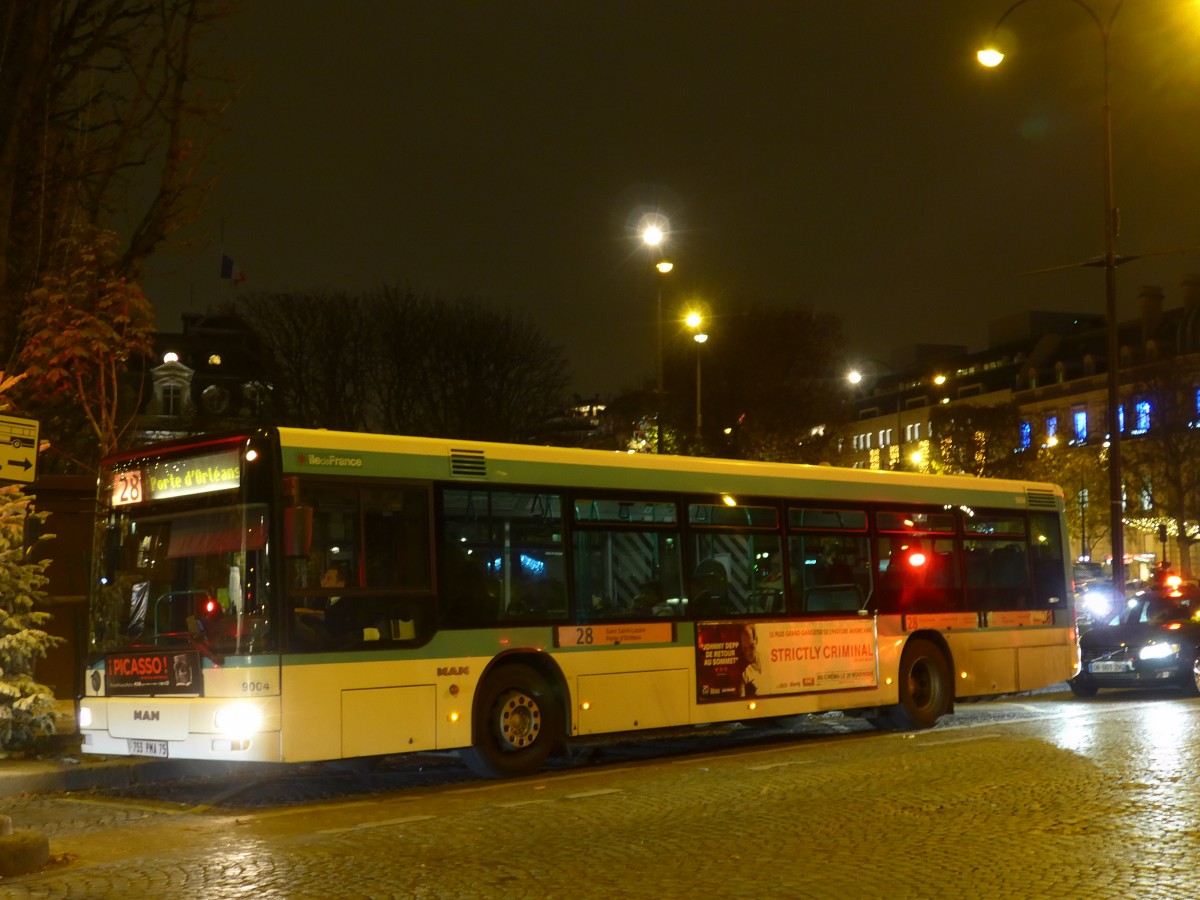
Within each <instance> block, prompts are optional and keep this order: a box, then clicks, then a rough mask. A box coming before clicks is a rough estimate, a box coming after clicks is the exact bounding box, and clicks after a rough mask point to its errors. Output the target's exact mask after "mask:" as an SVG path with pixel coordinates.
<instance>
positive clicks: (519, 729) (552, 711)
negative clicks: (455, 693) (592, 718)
mask: <svg viewBox="0 0 1200 900" xmlns="http://www.w3.org/2000/svg"><path fill="white" fill-rule="evenodd" d="M561 732H562V724H561V716H560V714H559V709H558V705H557V701H556V699H555V697H554V695H553V692H552V691H551V689H550V685H549V684H547V682H546V679H544V678H543V677H542V676H541V675H539V674H538V673H537V672H536V671H534V670H533V669H532V668H530V667H529V666H526V665H521V664H519V663H514V664H511V665H507V666H502V667H501V668H499V669H497V670H496V671H495V672H493V673H491V674H490V675H488V677H487V678H486V680H485V681H484V683H483V687H482V688H481V689H480V693H479V696H478V697H477V698H476V706H475V718H474V729H473V736H472V746H471V747H470V748H468V749H467V750H464V751H463V754H462V756H463V761H464V762H466V764H467V766H468V767H470V769H471V770H472V771H473V772H475V773H476V774H477V775H482V776H483V777H485V778H515V777H517V776H521V775H532V774H533V773H535V772H537V771H538V770H539V769H540V768H541V767H542V765H543V764H544V763H545V762H546V759H547V758H548V757H549V756H550V751H551V750H552V749H553V747H554V745H555V744H556V743H557V742H558V740H559V738H560V737H561Z"/></svg>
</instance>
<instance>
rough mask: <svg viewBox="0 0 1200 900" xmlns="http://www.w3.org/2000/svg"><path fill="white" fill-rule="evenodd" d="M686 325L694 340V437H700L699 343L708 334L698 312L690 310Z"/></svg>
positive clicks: (706, 337)
mask: <svg viewBox="0 0 1200 900" xmlns="http://www.w3.org/2000/svg"><path fill="white" fill-rule="evenodd" d="M684 322H686V323H687V327H688V328H690V329H692V332H693V334H692V340H694V341H695V342H696V437H697V439H698V438H699V437H700V423H701V421H702V419H701V414H700V410H701V406H700V345H701V344H703V343H704V342H705V341H707V340H708V335H707V334H705V333H704V332H703V331H701V330H700V326H701V325H702V324H704V317H703V316H701V315H700V313H698V312H690V313H688V314H687V318H685V319H684Z"/></svg>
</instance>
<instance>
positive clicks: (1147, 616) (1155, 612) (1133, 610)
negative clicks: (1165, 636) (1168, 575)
mask: <svg viewBox="0 0 1200 900" xmlns="http://www.w3.org/2000/svg"><path fill="white" fill-rule="evenodd" d="M1196 612H1197V611H1196V609H1194V608H1193V606H1192V604H1191V603H1190V602H1189V601H1187V600H1181V599H1179V598H1175V597H1159V596H1157V595H1154V594H1143V595H1142V596H1141V597H1139V598H1137V600H1136V602H1134V603H1133V604H1132V605H1131V606H1130V607H1129V608H1128V609H1127V610H1126V611H1125V615H1124V617H1123V619H1122V621H1123V623H1124V624H1125V625H1137V624H1146V623H1149V624H1158V623H1161V622H1182V621H1187V620H1189V619H1191V618H1192V617H1193V616H1194V615H1196Z"/></svg>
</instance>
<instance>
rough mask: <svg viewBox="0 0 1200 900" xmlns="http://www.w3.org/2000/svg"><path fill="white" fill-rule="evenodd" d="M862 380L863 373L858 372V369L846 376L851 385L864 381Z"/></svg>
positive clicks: (852, 370)
mask: <svg viewBox="0 0 1200 900" xmlns="http://www.w3.org/2000/svg"><path fill="white" fill-rule="evenodd" d="M862 378H863V377H862V372H860V371H858V369H851V370H850V372H849V373H847V375H846V380H847V381H849V382H850V383H851V384H858V383H859V382H860V381H862Z"/></svg>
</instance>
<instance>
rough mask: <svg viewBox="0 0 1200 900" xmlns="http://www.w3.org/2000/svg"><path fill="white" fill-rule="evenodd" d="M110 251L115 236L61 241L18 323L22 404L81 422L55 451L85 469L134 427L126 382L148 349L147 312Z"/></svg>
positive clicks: (79, 233)
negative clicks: (81, 429)
mask: <svg viewBox="0 0 1200 900" xmlns="http://www.w3.org/2000/svg"><path fill="white" fill-rule="evenodd" d="M116 246H117V238H116V235H114V234H113V233H112V232H109V231H103V230H100V229H95V228H91V227H81V228H79V229H76V230H75V231H73V232H72V233H71V234H70V235H69V236H68V237H67V238H65V239H63V240H61V241H59V242H58V244H57V246H56V247H55V248H54V251H53V254H52V255H53V256H54V258H55V265H54V266H52V267H50V268H48V269H47V271H46V273H45V275H44V276H43V278H42V282H41V284H40V285H39V286H38V287H37V288H36V289H34V290H33V291H31V292H30V293H29V296H28V297H27V299H26V306H25V311H24V313H23V314H22V316H21V330H22V334H23V335H24V336H25V341H26V342H25V346H24V349H23V350H22V353H21V356H20V364H21V365H22V366H23V367H24V370H25V375H26V379H25V381H24V383H23V384H22V386H21V388H22V391H21V394H22V396H23V398H24V402H25V404H26V406H27V407H29V408H37V409H38V410H39V412H41V411H43V410H50V411H57V413H58V416H59V417H60V418H61V417H63V416H66V417H67V421H70V410H77V411H78V412H79V413H80V414H82V417H83V420H84V421H85V422H86V429H87V430H86V438H85V439H83V440H78V439H75V440H72V437H71V435H70V433H61V434H58V435H55V436H54V437H55V438H56V439H57V440H56V441H55V442H54V444H53V446H56V447H57V448H59V449H60V450H61V451H62V452H67V453H70V452H71V451H72V450H73V451H74V454H75V459H76V462H78V463H79V464H81V465H83V466H85V467H87V468H92V467H93V466H94V464H95V462H96V461H97V455H98V456H100V457H103V456H104V455H106V454H108V453H111V452H112V451H113V450H115V449H116V448H117V446H118V444H119V443H120V441H121V437H122V435H123V434H124V432H125V430H126V428H128V426H129V424H130V423H131V422H132V421H133V417H134V416H135V415H136V412H137V407H138V402H137V400H134V401H133V402H130V399H129V398H128V397H126V396H125V395H124V392H123V390H122V385H123V382H124V375H125V373H126V372H127V371H128V370H129V368H130V366H131V365H135V364H139V363H141V362H143V361H144V359H146V358H148V357H149V355H150V353H151V350H152V348H153V335H154V313H153V310H152V309H151V307H150V303H149V301H148V300H146V298H145V297H144V296H143V295H142V292H141V290H140V289H139V288H138V287H137V286H136V285H133V284H130V283H129V282H127V281H126V280H125V278H124V277H122V276H121V275H120V274H119V264H118V260H117V250H116ZM64 406H65V407H67V410H68V411H67V412H64V411H63V407H64ZM76 437H78V436H76Z"/></svg>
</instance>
